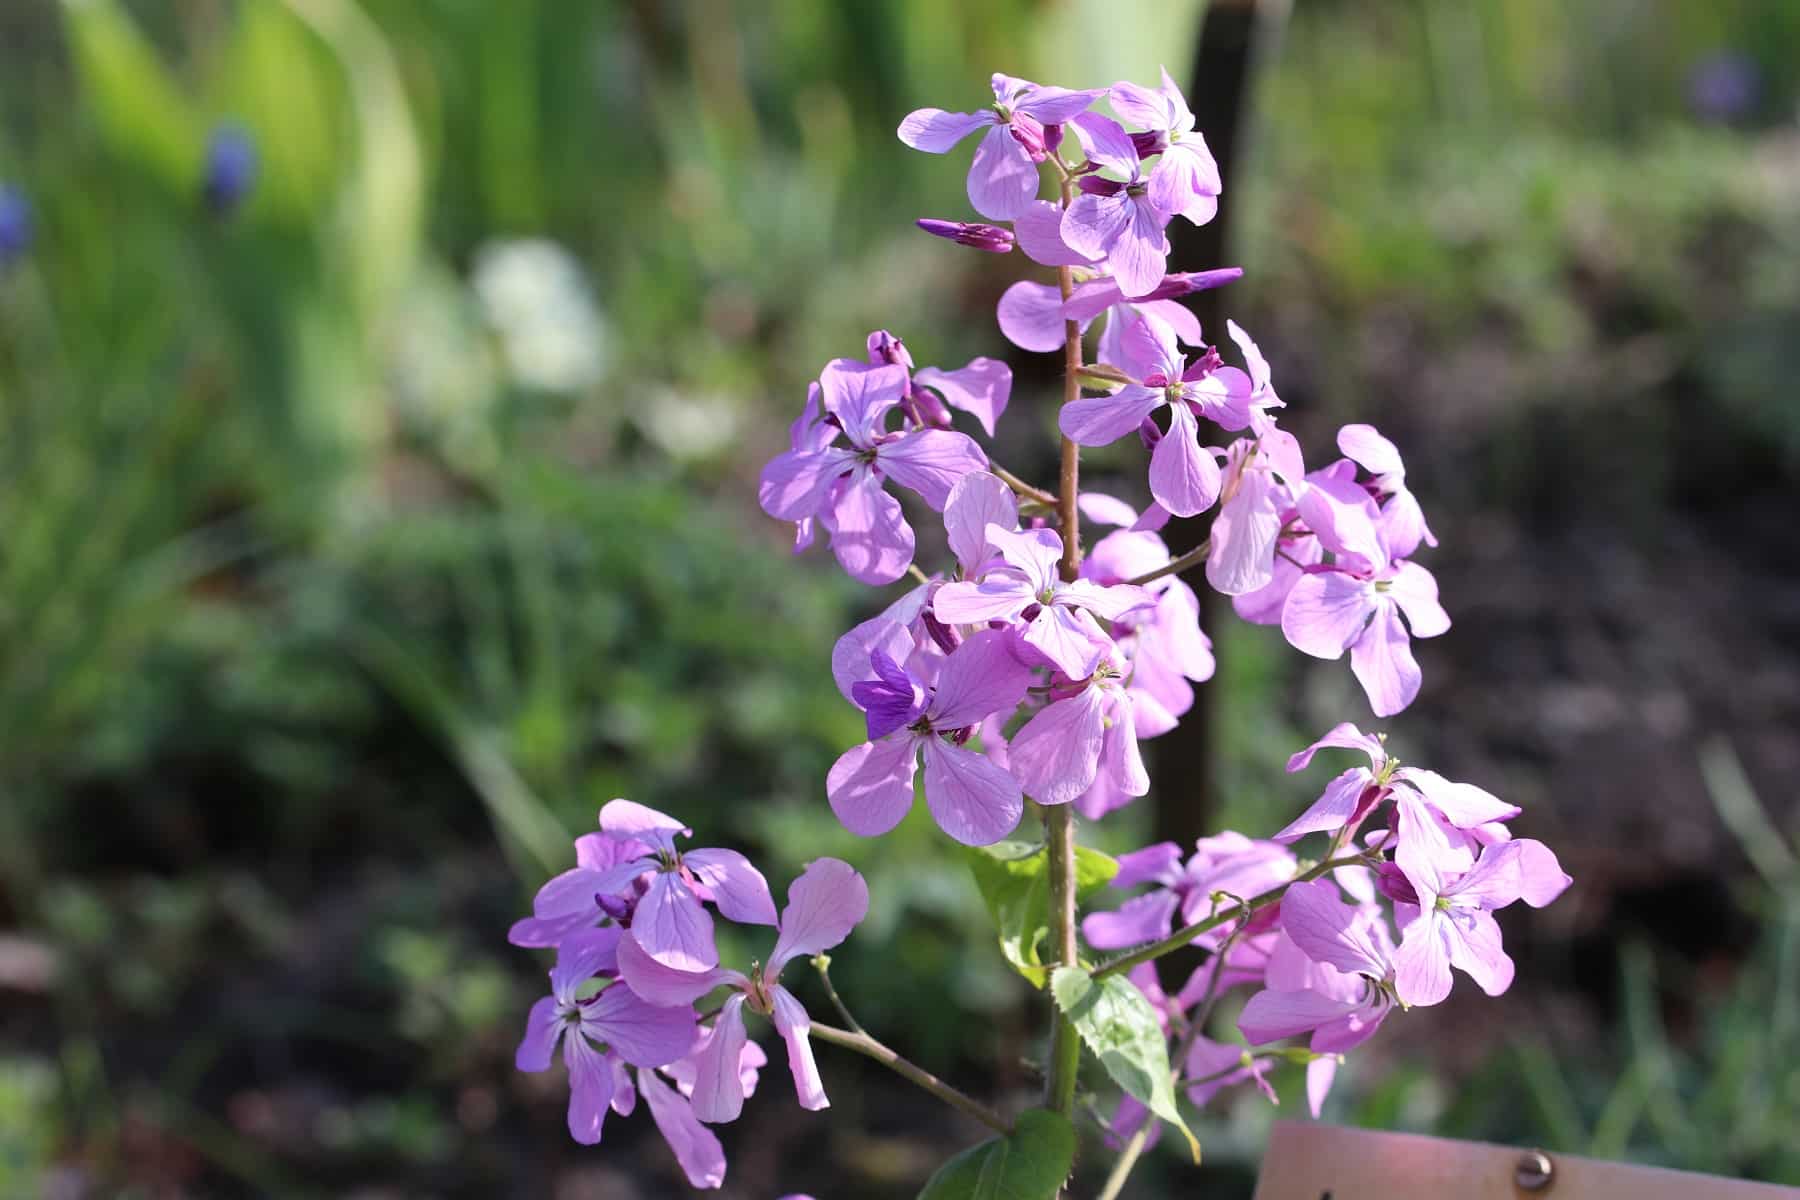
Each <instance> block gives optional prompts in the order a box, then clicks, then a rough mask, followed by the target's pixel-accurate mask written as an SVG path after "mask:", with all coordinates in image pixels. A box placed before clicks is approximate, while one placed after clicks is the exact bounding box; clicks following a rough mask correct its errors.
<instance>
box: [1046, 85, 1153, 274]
mask: <svg viewBox="0 0 1800 1200" xmlns="http://www.w3.org/2000/svg"><path fill="white" fill-rule="evenodd" d="M1071 124H1072V126H1073V127H1074V129H1075V132H1076V135H1077V136H1078V137H1080V138H1081V142H1082V145H1083V146H1085V147H1086V148H1087V155H1088V160H1089V161H1090V162H1092V163H1094V164H1096V165H1098V166H1100V167H1102V168H1104V169H1107V170H1110V171H1114V172H1116V173H1118V174H1120V175H1123V176H1124V177H1125V178H1124V179H1123V180H1122V181H1121V180H1116V179H1107V178H1105V177H1103V176H1100V175H1083V176H1082V177H1081V183H1080V187H1081V194H1080V195H1079V196H1077V197H1076V198H1075V200H1074V202H1073V203H1072V204H1070V205H1069V207H1068V208H1067V209H1066V210H1064V212H1063V216H1062V237H1063V241H1064V242H1066V243H1068V245H1069V246H1070V248H1071V249H1073V250H1075V251H1077V252H1078V253H1081V254H1085V255H1087V256H1088V257H1089V258H1094V259H1098V258H1105V259H1106V261H1107V263H1108V264H1109V265H1110V266H1111V268H1112V274H1113V278H1114V279H1116V280H1118V281H1119V289H1120V290H1121V291H1122V292H1123V293H1124V294H1125V295H1126V296H1128V297H1135V296H1143V295H1147V294H1148V293H1150V292H1151V291H1153V290H1154V289H1155V288H1156V286H1157V285H1158V284H1159V283H1161V282H1162V279H1163V272H1164V271H1165V270H1167V268H1168V257H1169V239H1168V238H1167V237H1165V236H1164V235H1163V227H1164V226H1166V225H1167V224H1168V223H1169V218H1170V217H1171V216H1173V215H1174V210H1165V209H1161V208H1158V207H1157V206H1156V204H1155V203H1154V202H1153V201H1152V200H1151V197H1150V185H1149V184H1148V183H1147V182H1146V181H1145V179H1144V177H1143V175H1142V174H1141V164H1140V163H1139V162H1138V156H1137V150H1136V149H1135V148H1134V147H1133V145H1132V142H1131V135H1130V134H1128V133H1126V132H1125V131H1124V130H1123V129H1121V128H1120V127H1119V125H1118V123H1117V122H1116V121H1111V120H1108V119H1107V118H1106V117H1103V116H1100V115H1099V114H1098V113H1083V114H1082V115H1080V116H1078V117H1076V118H1074V120H1073V121H1072V122H1071Z"/></svg>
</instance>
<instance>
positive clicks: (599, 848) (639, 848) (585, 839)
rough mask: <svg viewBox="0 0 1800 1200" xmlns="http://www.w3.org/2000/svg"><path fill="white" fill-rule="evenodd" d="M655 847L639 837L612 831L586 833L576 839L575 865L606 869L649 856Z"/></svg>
mask: <svg viewBox="0 0 1800 1200" xmlns="http://www.w3.org/2000/svg"><path fill="white" fill-rule="evenodd" d="M654 852H655V850H654V848H653V847H651V846H650V845H648V844H647V843H645V842H640V841H639V840H638V839H637V838H634V837H626V836H623V835H620V834H611V833H584V834H582V835H581V836H580V837H578V838H576V839H575V865H576V866H580V867H592V868H594V869H596V870H605V869H606V868H608V867H616V866H618V865H619V864H621V863H628V862H631V861H633V860H634V859H639V858H648V857H649V856H650V855H651V854H653V853H654Z"/></svg>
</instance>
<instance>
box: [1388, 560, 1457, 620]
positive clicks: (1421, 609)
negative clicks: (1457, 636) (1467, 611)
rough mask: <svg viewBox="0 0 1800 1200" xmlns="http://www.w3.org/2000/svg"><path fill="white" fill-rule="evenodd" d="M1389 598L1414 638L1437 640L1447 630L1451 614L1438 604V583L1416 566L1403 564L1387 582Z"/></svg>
mask: <svg viewBox="0 0 1800 1200" xmlns="http://www.w3.org/2000/svg"><path fill="white" fill-rule="evenodd" d="M1388 595H1389V596H1390V597H1391V598H1392V599H1393V601H1394V603H1395V604H1398V605H1399V606H1400V611H1401V612H1403V613H1405V614H1406V624H1407V625H1408V627H1410V628H1411V629H1412V635H1413V636H1414V637H1422V638H1428V637H1436V636H1438V634H1440V633H1444V632H1446V631H1447V630H1448V629H1449V628H1450V615H1449V614H1448V613H1446V612H1445V611H1444V606H1443V605H1441V604H1439V603H1438V587H1437V580H1436V579H1433V578H1432V577H1431V572H1430V571H1427V570H1426V569H1425V568H1424V567H1421V566H1420V565H1419V564H1417V563H1410V562H1403V563H1401V564H1400V565H1399V566H1397V567H1396V568H1395V569H1394V576H1393V578H1392V579H1391V580H1389V581H1388Z"/></svg>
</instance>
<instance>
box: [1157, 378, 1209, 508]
mask: <svg viewBox="0 0 1800 1200" xmlns="http://www.w3.org/2000/svg"><path fill="white" fill-rule="evenodd" d="M1169 412H1170V413H1171V414H1173V416H1172V419H1171V420H1170V422H1169V432H1168V433H1167V434H1166V435H1164V437H1163V439H1162V441H1160V442H1158V443H1156V449H1155V450H1154V451H1152V452H1151V455H1150V494H1151V495H1152V496H1155V497H1156V501H1157V503H1158V504H1161V505H1162V506H1163V507H1164V508H1166V509H1168V510H1169V511H1170V512H1171V513H1173V514H1174V515H1175V516H1178V517H1191V516H1194V515H1196V514H1197V513H1203V512H1205V511H1206V510H1207V509H1209V508H1211V507H1212V503H1213V501H1214V500H1217V499H1218V498H1219V464H1218V461H1217V460H1216V459H1214V458H1213V456H1212V452H1211V451H1210V450H1206V449H1203V448H1202V447H1201V445H1200V442H1199V438H1200V428H1199V425H1198V424H1197V423H1196V422H1195V420H1194V414H1193V413H1191V412H1189V411H1188V408H1187V406H1186V405H1185V404H1171V405H1170V406H1169Z"/></svg>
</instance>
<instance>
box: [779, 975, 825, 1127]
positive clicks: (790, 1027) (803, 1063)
mask: <svg viewBox="0 0 1800 1200" xmlns="http://www.w3.org/2000/svg"><path fill="white" fill-rule="evenodd" d="M769 1004H770V1009H771V1012H770V1014H769V1015H770V1016H771V1017H772V1018H773V1019H774V1022H775V1032H776V1033H779V1034H780V1035H781V1040H782V1041H784V1042H786V1043H787V1052H788V1070H789V1071H791V1072H792V1073H793V1076H794V1091H795V1092H796V1093H798V1095H799V1097H800V1107H801V1108H804V1109H806V1110H808V1111H810V1112H817V1111H818V1110H819V1109H821V1108H829V1107H831V1101H829V1100H827V1099H826V1098H825V1083H824V1081H823V1080H821V1079H820V1078H819V1066H818V1064H817V1063H816V1062H814V1061H813V1052H812V1041H811V1039H809V1038H808V1037H807V1034H808V1033H810V1032H811V1031H812V1019H811V1018H809V1017H808V1016H807V1015H806V1009H805V1008H804V1007H802V1006H801V1004H800V1002H799V1001H798V1000H796V999H794V996H793V993H791V992H789V991H788V990H787V989H786V988H784V987H782V986H781V985H780V984H776V985H775V986H774V987H772V988H770V989H769Z"/></svg>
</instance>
